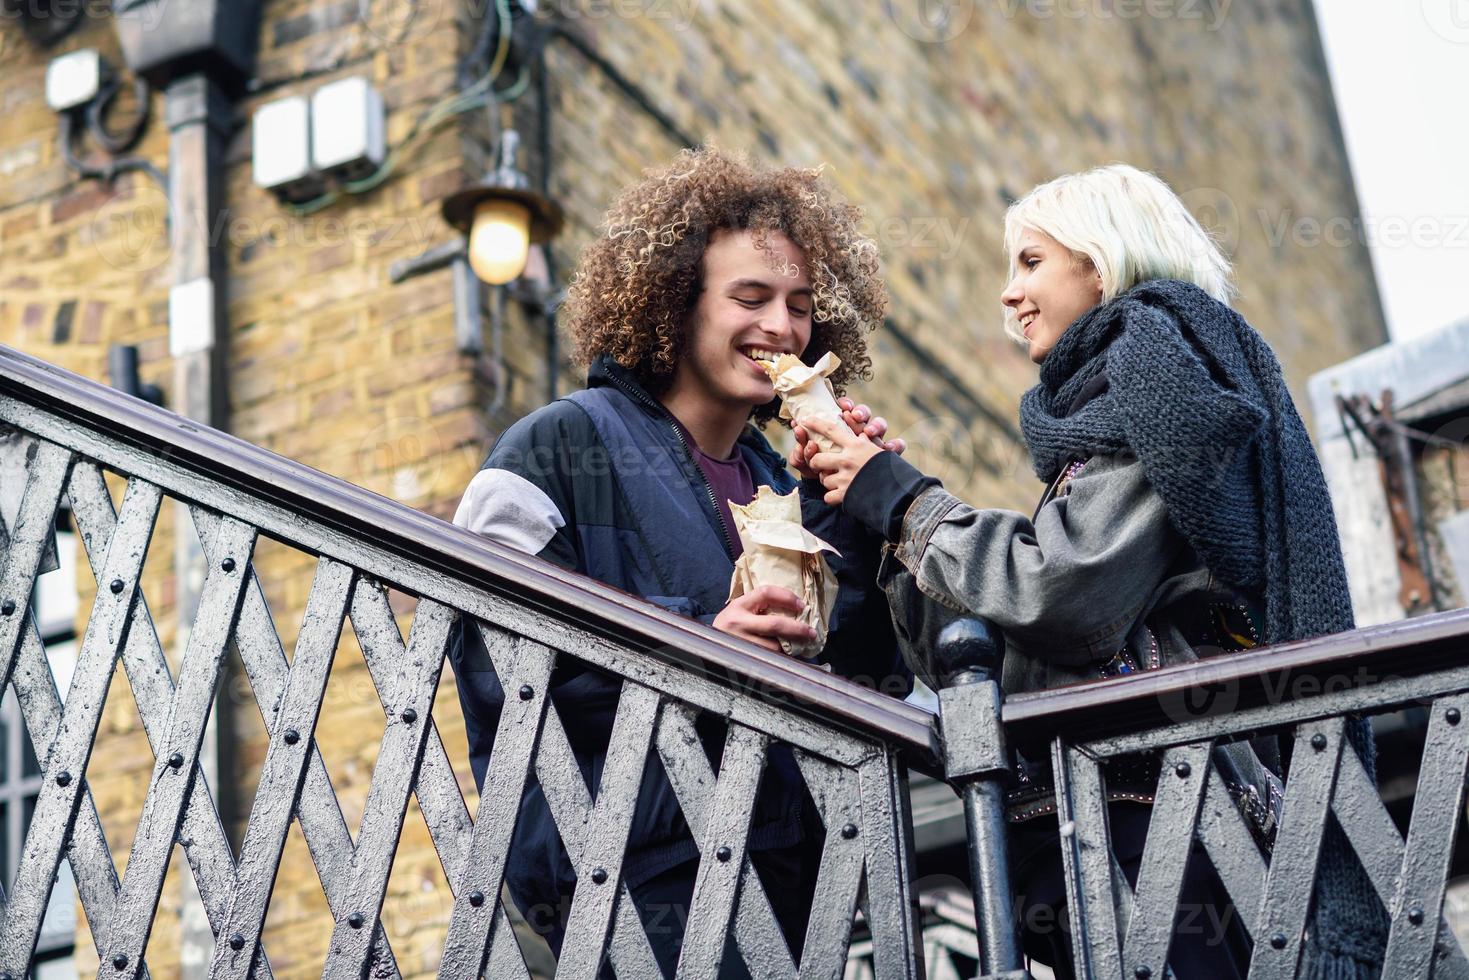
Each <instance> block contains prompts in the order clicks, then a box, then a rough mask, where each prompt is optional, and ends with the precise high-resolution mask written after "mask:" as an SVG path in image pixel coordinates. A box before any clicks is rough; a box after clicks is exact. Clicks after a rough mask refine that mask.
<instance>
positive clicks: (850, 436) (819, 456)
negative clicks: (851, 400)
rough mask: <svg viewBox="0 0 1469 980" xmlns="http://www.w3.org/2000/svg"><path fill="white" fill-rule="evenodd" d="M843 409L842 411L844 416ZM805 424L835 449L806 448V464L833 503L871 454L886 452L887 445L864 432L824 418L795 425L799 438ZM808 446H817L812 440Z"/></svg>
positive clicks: (841, 497) (838, 500) (839, 499)
mask: <svg viewBox="0 0 1469 980" xmlns="http://www.w3.org/2000/svg"><path fill="white" fill-rule="evenodd" d="M845 415H846V413H845V412H844V413H843V416H844V417H845ZM801 428H806V429H809V430H810V432H813V433H815V434H817V435H819V436H822V437H823V438H825V439H827V440H829V441H830V442H832V443H833V444H834V445H835V446H836V447H837V451H836V452H830V453H824V452H820V451H815V452H811V451H808V455H807V458H806V465H807V467H809V468H810V469H812V470H814V471H815V472H816V475H817V478H818V479H819V480H821V485H822V486H823V487H825V488H826V496H825V497H824V498H823V499H824V500H825V501H826V502H827V503H828V504H831V505H832V506H833V507H836V506H840V505H841V502H842V501H843V500H845V499H846V496H847V488H848V487H849V486H851V485H852V480H853V479H854V478H855V477H856V476H857V471H858V470H860V469H862V467H863V466H865V465H866V464H867V462H868V460H870V459H872V457H874V456H876V455H877V454H878V453H881V452H887V451H888V449H887V446H888V445H891V444H890V443H887V444H880V443H877V442H874V441H873V440H871V439H868V438H866V437H865V436H862V435H858V434H856V433H854V432H851V431H849V430H847V429H845V428H843V427H842V426H840V425H836V424H834V423H832V422H830V421H828V420H826V419H820V418H813V419H807V420H806V421H805V422H803V423H802V424H801V426H798V427H797V435H796V438H797V440H798V441H801V442H802V444H803V445H804V444H805V440H802V438H801V433H800V431H799V430H800V429H801ZM810 449H811V450H816V446H815V444H814V443H812V444H811V446H810Z"/></svg>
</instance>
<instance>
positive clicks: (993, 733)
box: [934, 618, 1030, 980]
mask: <svg viewBox="0 0 1469 980" xmlns="http://www.w3.org/2000/svg"><path fill="white" fill-rule="evenodd" d="M934 654H935V658H934V659H935V661H936V662H937V663H938V664H941V665H944V669H943V672H942V677H943V681H944V685H943V688H942V690H940V691H939V723H940V726H941V730H942V734H943V746H944V775H945V777H946V778H947V779H948V781H949V783H950V784H951V785H953V786H954V787H956V788H958V789H959V791H960V792H961V793H962V794H963V796H964V820H965V825H966V830H967V831H968V834H969V877H970V882H971V886H972V887H973V889H974V918H975V924H976V926H977V927H978V929H979V963H980V971H981V974H982V977H983V978H985V980H1029V978H1030V974H1029V973H1028V972H1027V971H1026V970H1025V969H1024V967H1023V963H1022V960H1021V955H1020V938H1019V934H1018V931H1017V929H1016V924H1015V914H1014V905H1013V889H1012V887H1011V882H1010V859H1009V855H1008V853H1007V851H1006V842H1005V778H1006V776H1007V775H1008V774H1009V771H1010V757H1009V752H1008V751H1007V750H1006V748H1005V732H1004V729H1003V728H1002V727H1001V725H1000V685H999V684H998V683H997V682H996V681H995V679H994V676H993V675H994V672H995V670H996V668H997V667H998V666H999V661H1000V651H999V644H998V643H997V642H996V639H995V634H994V632H993V631H992V629H991V627H990V626H989V624H988V623H986V622H984V621H983V620H981V619H975V618H966V619H959V620H955V621H954V622H952V623H950V624H949V625H948V626H946V627H944V629H943V632H941V633H940V634H939V639H938V646H937V649H936V650H935V651H934Z"/></svg>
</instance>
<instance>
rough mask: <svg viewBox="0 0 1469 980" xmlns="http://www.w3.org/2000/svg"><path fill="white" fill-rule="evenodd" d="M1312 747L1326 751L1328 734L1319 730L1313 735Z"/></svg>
mask: <svg viewBox="0 0 1469 980" xmlns="http://www.w3.org/2000/svg"><path fill="white" fill-rule="evenodd" d="M1311 748H1313V749H1315V750H1316V751H1317V752H1324V751H1326V736H1325V735H1322V734H1321V733H1320V732H1317V733H1316V734H1315V735H1312V736H1311Z"/></svg>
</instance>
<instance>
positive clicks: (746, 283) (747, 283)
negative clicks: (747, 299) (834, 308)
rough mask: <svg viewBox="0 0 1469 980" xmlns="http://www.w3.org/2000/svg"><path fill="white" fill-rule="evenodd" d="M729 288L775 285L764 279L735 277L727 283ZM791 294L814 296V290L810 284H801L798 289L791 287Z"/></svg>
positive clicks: (758, 287)
mask: <svg viewBox="0 0 1469 980" xmlns="http://www.w3.org/2000/svg"><path fill="white" fill-rule="evenodd" d="M729 288H730V289H731V290H734V289H774V288H775V287H774V286H772V285H771V284H770V283H768V282H766V281H765V280H764V279H736V280H735V281H734V282H732V283H730V284H729ZM791 295H792V296H815V295H816V290H814V289H812V288H811V287H810V286H802V287H801V288H800V289H793V290H791Z"/></svg>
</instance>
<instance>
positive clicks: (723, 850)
mask: <svg viewBox="0 0 1469 980" xmlns="http://www.w3.org/2000/svg"><path fill="white" fill-rule="evenodd" d="M733 853H734V852H733V851H731V850H730V849H729V845H728V844H721V845H720V846H719V850H717V851H715V852H714V856H715V857H717V858H719V860H721V861H728V860H729V859H730V856H731V855H732V854H733Z"/></svg>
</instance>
